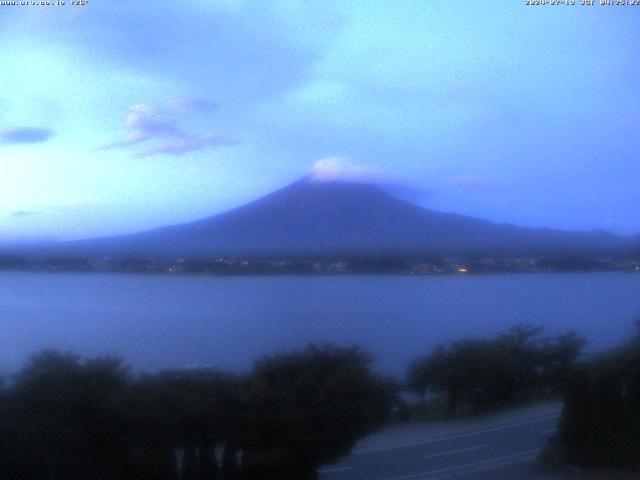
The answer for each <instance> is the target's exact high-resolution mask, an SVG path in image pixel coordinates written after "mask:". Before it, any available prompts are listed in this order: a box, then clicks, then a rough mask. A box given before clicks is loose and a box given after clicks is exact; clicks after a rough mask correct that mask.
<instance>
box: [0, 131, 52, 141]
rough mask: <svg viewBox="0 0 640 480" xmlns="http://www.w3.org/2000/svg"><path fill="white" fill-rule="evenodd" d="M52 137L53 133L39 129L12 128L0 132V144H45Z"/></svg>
mask: <svg viewBox="0 0 640 480" xmlns="http://www.w3.org/2000/svg"><path fill="white" fill-rule="evenodd" d="M52 136H53V131H52V130H50V129H48V128H39V127H14V128H8V129H5V130H0V144H4V145H15V144H30V143H42V142H46V141H47V140H49V139H50V138H51V137H52Z"/></svg>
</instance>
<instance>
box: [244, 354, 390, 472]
mask: <svg viewBox="0 0 640 480" xmlns="http://www.w3.org/2000/svg"><path fill="white" fill-rule="evenodd" d="M370 361H371V358H370V357H369V356H368V355H366V354H364V353H362V352H361V351H360V350H358V349H357V348H340V347H333V346H325V347H315V346H309V347H308V348H307V349H305V350H303V351H298V352H295V353H292V354H280V355H274V356H271V357H266V358H263V359H262V360H260V361H258V362H257V363H256V365H255V367H254V369H253V371H252V373H251V375H250V377H249V380H248V385H247V392H248V397H247V400H248V408H247V415H248V418H247V422H248V429H247V431H246V432H245V435H244V437H243V439H242V441H243V450H244V465H243V474H244V477H243V478H246V479H258V478H260V479H262V478H278V479H282V480H287V479H290V480H294V479H295V480H305V479H313V478H316V469H317V467H318V466H320V465H322V464H324V463H327V462H331V461H335V460H337V459H338V458H340V457H341V456H343V455H345V454H347V453H348V452H349V451H350V450H351V448H352V447H353V445H354V443H355V441H356V440H357V439H358V438H360V437H361V436H363V435H365V434H366V433H368V432H369V431H371V430H372V429H373V428H375V427H376V426H378V425H380V424H381V423H382V422H384V421H385V420H386V419H387V417H388V415H389V412H390V408H391V404H392V399H393V392H392V389H391V388H390V383H389V382H387V381H386V380H385V379H383V378H380V377H379V376H377V375H375V374H374V373H373V372H372V371H371V369H370V367H369V365H370Z"/></svg>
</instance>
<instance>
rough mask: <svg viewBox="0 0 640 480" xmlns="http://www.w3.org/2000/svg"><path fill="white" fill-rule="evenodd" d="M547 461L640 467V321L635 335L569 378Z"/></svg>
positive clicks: (545, 457) (595, 465)
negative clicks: (559, 419) (556, 431)
mask: <svg viewBox="0 0 640 480" xmlns="http://www.w3.org/2000/svg"><path fill="white" fill-rule="evenodd" d="M544 459H545V460H546V461H547V462H549V463H552V464H554V465H557V466H566V465H577V466H581V467H588V468H615V469H629V470H632V471H636V472H638V471H640V321H639V322H638V334H637V336H636V337H635V338H634V339H632V340H631V341H629V342H628V343H626V344H625V345H623V346H621V347H619V348H617V349H614V350H612V351H610V352H606V353H604V354H601V355H599V356H597V357H595V358H593V359H591V360H589V361H588V362H585V363H584V364H583V365H581V366H580V368H578V369H577V370H576V371H575V373H574V374H573V375H572V376H571V378H570V381H569V384H568V388H567V395H566V399H565V406H564V411H563V415H562V419H561V422H560V427H559V430H558V434H557V435H556V436H555V438H554V439H553V440H552V441H551V442H550V444H549V446H548V448H547V451H546V452H545V455H544Z"/></svg>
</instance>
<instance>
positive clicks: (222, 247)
mask: <svg viewBox="0 0 640 480" xmlns="http://www.w3.org/2000/svg"><path fill="white" fill-rule="evenodd" d="M632 243H633V242H632V240H631V238H625V237H617V236H615V235H612V234H610V233H607V232H603V231H592V232H569V231H558V230H548V229H531V228H519V227H515V226H513V225H507V224H494V223H491V222H488V221H485V220H480V219H476V218H471V217H465V216H461V215H455V214H449V213H440V212H435V211H433V210H429V209H425V208H423V207H420V206H418V205H414V204H412V203H409V202H406V201H404V200H400V199H398V198H396V197H394V196H392V195H390V194H387V193H385V192H384V191H383V190H382V189H381V188H379V187H378V186H375V185H370V184H362V183H340V182H318V181H315V180H313V179H308V178H305V179H302V180H300V181H298V182H296V183H293V184H291V185H289V186H287V187H285V188H283V189H282V190H279V191H277V192H274V193H271V194H269V195H267V196H265V197H263V198H261V199H258V200H256V201H254V202H251V203H249V204H247V205H245V206H242V207H240V208H237V209H234V210H231V211H229V212H226V213H223V214H220V215H216V216H213V217H209V218H206V219H203V220H198V221H195V222H191V223H185V224H180V225H174V226H170V227H164V228H159V229H155V230H150V231H146V232H142V233H138V234H133V235H126V236H120V237H109V238H102V239H95V240H86V241H82V242H69V243H68V244H67V245H66V249H67V250H74V251H82V252H85V253H95V254H98V253H99V254H105V255H106V254H109V255H114V254H121V255H124V254H127V255H147V256H150V255H153V256H217V255H240V254H244V255H291V254H306V255H308V254H345V253H347V254H348V253H405V254H406V253H419V254H430V255H447V254H468V253H478V254H503V255H504V254H527V253H529V254H542V253H545V254H546V253H571V254H583V253H597V252H615V251H621V250H624V249H627V248H631V246H632Z"/></svg>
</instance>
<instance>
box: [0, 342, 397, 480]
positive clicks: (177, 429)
mask: <svg viewBox="0 0 640 480" xmlns="http://www.w3.org/2000/svg"><path fill="white" fill-rule="evenodd" d="M369 364H370V358H369V357H368V356H367V355H366V354H364V353H362V352H361V351H359V350H358V349H356V348H338V347H330V346H327V347H313V346H311V347H308V348H307V349H305V350H303V351H298V352H294V353H291V354H280V355H274V356H271V357H266V358H263V359H261V360H259V361H258V362H256V364H255V367H254V368H253V371H252V372H251V373H250V374H248V375H247V376H245V377H236V376H234V375H231V374H228V373H224V372H219V371H215V370H210V369H201V370H186V371H185V370H181V371H176V372H163V373H159V374H154V375H140V376H133V375H131V374H130V372H129V371H128V369H127V368H126V367H125V366H124V365H123V364H122V362H121V361H120V360H116V359H109V358H106V359H105V358H96V359H90V360H82V359H80V358H78V357H76V356H74V355H71V354H61V353H56V352H43V353H40V354H37V355H35V356H34V357H32V358H31V359H30V361H29V362H28V364H27V365H26V366H25V367H24V369H23V370H22V371H21V372H20V373H19V374H18V375H17V377H16V378H15V380H14V381H13V382H12V384H11V385H7V386H5V388H4V389H3V391H2V399H1V402H0V405H1V408H0V452H2V455H1V460H0V470H1V471H0V477H1V478H2V479H6V480H14V479H15V480H18V479H21V480H29V479H34V480H35V479H47V480H49V479H50V480H94V479H95V480H98V479H99V480H112V479H113V480H116V479H118V480H123V479H136V480H145V479H149V480H151V479H153V480H174V479H178V478H180V479H181V480H196V479H198V480H199V479H209V480H211V479H225V480H229V479H240V478H241V479H266V478H278V479H284V480H287V479H291V480H294V479H295V480H305V479H312V478H315V477H316V473H315V472H316V469H317V467H318V466H319V465H320V464H323V463H327V462H331V461H334V460H336V459H337V458H339V457H340V456H342V455H345V454H346V453H348V452H349V451H350V449H351V448H352V446H353V444H354V443H355V441H356V440H357V439H358V438H360V437H361V436H363V435H365V434H366V433H368V432H369V431H371V430H372V429H374V428H376V427H377V426H379V425H380V424H381V423H382V422H384V421H386V420H387V416H388V413H389V411H390V409H391V403H392V400H393V387H392V385H391V383H390V382H389V381H387V380H386V379H384V378H381V377H380V376H378V375H376V374H375V373H373V372H372V371H371V369H370V367H369Z"/></svg>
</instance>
